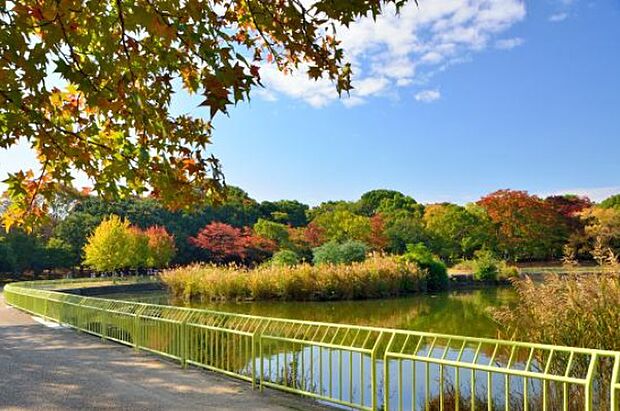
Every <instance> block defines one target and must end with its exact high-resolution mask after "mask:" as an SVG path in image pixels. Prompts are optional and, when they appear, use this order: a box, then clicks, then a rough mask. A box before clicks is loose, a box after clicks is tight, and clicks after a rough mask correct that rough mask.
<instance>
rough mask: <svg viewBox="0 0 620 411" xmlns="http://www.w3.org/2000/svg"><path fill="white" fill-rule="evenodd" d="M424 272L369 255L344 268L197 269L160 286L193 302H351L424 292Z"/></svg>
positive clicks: (167, 276) (177, 273)
mask: <svg viewBox="0 0 620 411" xmlns="http://www.w3.org/2000/svg"><path fill="white" fill-rule="evenodd" d="M423 275H424V274H423V273H421V271H420V270H419V269H418V267H417V266H415V265H414V264H409V263H403V262H400V261H398V259H396V258H394V257H381V256H375V255H373V256H371V257H369V258H368V259H367V260H365V261H363V262H353V263H351V264H349V265H345V264H321V265H315V266H313V265H310V264H306V263H303V264H298V265H295V266H276V265H271V264H266V265H262V266H260V267H257V268H255V269H245V268H239V267H236V266H224V267H222V266H215V265H193V266H189V267H183V268H177V269H173V270H168V271H165V272H164V273H163V274H162V275H161V279H162V281H163V282H164V283H165V284H166V285H167V286H168V288H169V289H170V291H171V292H172V294H173V295H174V296H175V297H177V298H182V299H184V300H186V301H187V300H190V299H193V298H200V299H202V300H235V299H253V300H269V299H281V300H350V299H363V298H381V297H391V296H392V297H393V296H398V295H403V294H410V293H413V292H418V291H422V290H423V289H424V278H423Z"/></svg>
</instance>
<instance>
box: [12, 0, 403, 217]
mask: <svg viewBox="0 0 620 411" xmlns="http://www.w3.org/2000/svg"><path fill="white" fill-rule="evenodd" d="M404 3H405V1H403V0H379V1H368V0H351V1H346V2H334V1H332V0H318V1H315V2H311V3H307V2H303V1H299V0H284V1H260V0H217V1H211V2H207V1H197V0H188V1H183V2H182V1H179V0H138V1H132V2H128V1H122V0H102V1H93V2H88V3H87V4H84V3H83V2H79V1H74V0H67V1H65V0H63V1H39V0H24V1H19V2H3V6H2V7H0V25H2V30H0V55H2V56H3V58H2V59H1V60H0V78H1V82H0V84H1V85H0V130H1V132H2V136H1V137H0V148H9V147H12V146H14V145H16V144H17V143H18V142H19V141H20V140H21V139H25V140H26V141H27V142H28V144H30V146H31V147H33V148H34V149H35V150H36V152H37V158H38V159H39V160H40V162H41V166H42V167H41V170H40V171H38V172H36V173H35V172H33V171H18V172H15V173H13V174H11V175H10V176H9V178H8V179H7V185H8V193H9V195H10V196H11V199H12V201H11V204H10V205H9V207H8V209H7V210H6V211H5V213H4V221H5V224H6V225H7V226H11V225H13V224H16V223H17V224H27V225H31V224H34V223H36V222H38V221H40V220H41V219H42V218H43V217H44V216H45V215H46V212H47V211H48V207H49V201H50V200H51V198H52V197H53V195H54V193H55V192H57V191H58V190H59V189H60V187H61V186H62V185H70V183H71V181H72V180H73V175H74V174H73V173H72V170H79V171H81V172H83V173H84V174H85V175H86V176H88V177H90V178H92V179H93V180H94V181H95V184H94V190H95V191H96V192H97V193H99V194H100V195H102V196H106V197H113V196H119V195H121V196H122V195H129V194H135V193H137V194H142V193H145V192H147V191H150V193H151V194H152V195H153V196H155V197H157V198H158V199H160V200H161V201H162V202H163V203H165V204H166V205H167V206H169V207H183V206H188V205H191V204H195V203H198V202H202V201H204V200H205V199H210V198H213V197H214V195H217V193H220V192H221V186H222V181H223V177H222V173H221V168H220V164H219V162H218V160H217V159H216V158H215V157H213V156H211V155H208V154H206V153H207V148H208V145H209V144H210V142H211V132H212V129H213V127H212V122H211V121H212V119H213V117H214V116H216V115H217V114H218V113H227V112H228V109H229V107H230V106H231V105H234V104H236V103H238V102H240V101H244V100H247V99H249V96H250V92H251V90H252V89H253V88H255V87H256V86H258V85H260V67H261V65H264V64H274V65H276V67H277V68H278V69H280V70H281V71H284V72H287V71H290V70H293V69H300V70H305V71H306V72H307V75H308V76H309V77H310V78H312V79H318V78H321V77H323V78H327V79H329V80H331V81H332V82H333V83H334V86H335V89H336V91H337V92H338V93H342V92H347V91H349V90H350V89H351V88H352V87H353V86H352V84H351V65H350V64H349V63H348V62H347V60H346V57H345V55H344V53H343V50H342V45H341V43H340V42H339V41H338V38H337V33H336V32H335V31H336V28H337V27H341V26H348V25H349V24H350V23H351V22H353V21H354V20H355V19H357V18H359V17H362V16H372V17H376V16H377V15H378V14H379V13H381V12H382V11H383V8H384V7H385V6H386V5H387V4H391V5H394V6H395V8H396V10H398V9H400V7H402V6H403V5H404ZM50 73H53V76H51V75H50ZM176 84H181V87H182V89H183V90H184V91H185V92H187V93H190V94H192V93H196V94H201V95H202V102H201V103H200V106H201V107H204V108H205V109H206V110H205V112H206V114H207V116H206V118H207V119H203V118H198V117H192V116H190V115H187V114H173V112H172V111H171V109H170V108H171V104H172V100H173V94H174V93H176V92H178V91H179V90H178V87H176Z"/></svg>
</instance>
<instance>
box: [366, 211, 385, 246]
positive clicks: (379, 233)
mask: <svg viewBox="0 0 620 411" xmlns="http://www.w3.org/2000/svg"><path fill="white" fill-rule="evenodd" d="M388 242H389V239H388V238H387V236H386V235H385V221H384V219H383V216H381V214H375V215H373V216H372V217H370V235H369V236H368V245H370V246H371V247H372V248H373V249H374V250H377V251H382V250H383V249H385V247H387V245H388Z"/></svg>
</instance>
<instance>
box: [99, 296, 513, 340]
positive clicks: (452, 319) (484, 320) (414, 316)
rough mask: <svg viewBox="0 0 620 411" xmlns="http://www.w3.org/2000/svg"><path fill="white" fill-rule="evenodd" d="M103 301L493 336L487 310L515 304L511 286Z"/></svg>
mask: <svg viewBox="0 0 620 411" xmlns="http://www.w3.org/2000/svg"><path fill="white" fill-rule="evenodd" d="M105 297H107V298H114V299H126V300H132V301H143V302H150V303H157V304H170V305H177V306H185V307H193V308H209V309H215V310H220V311H227V312H234V313H242V314H252V315H260V316H268V317H282V318H290V319H302V320H309V321H321V322H332V323H344V324H355V325H371V326H377V327H386V328H399V329H405V330H416V331H429V332H437V333H444V334H457V335H466V336H472V337H496V336H497V331H498V327H497V324H496V323H495V322H494V321H493V319H492V318H491V315H490V312H489V311H490V310H491V309H492V308H495V307H498V306H501V305H506V304H511V303H512V302H514V301H515V300H516V293H515V291H514V290H513V289H512V288H511V287H498V288H486V289H476V290H459V291H450V292H444V293H438V294H419V295H414V296H410V297H405V298H390V299H380V300H356V301H332V302H314V301H313V302H285V301H260V302H226V303H214V302H201V301H192V302H191V303H186V302H183V301H179V300H175V299H173V298H172V297H171V296H170V295H168V294H167V293H165V292H144V293H133V294H112V295H108V296H105Z"/></svg>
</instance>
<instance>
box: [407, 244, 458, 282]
mask: <svg viewBox="0 0 620 411" xmlns="http://www.w3.org/2000/svg"><path fill="white" fill-rule="evenodd" d="M400 260H401V261H403V262H406V263H413V264H416V265H417V266H418V267H419V268H420V269H421V270H426V272H427V275H426V286H427V288H428V289H429V290H430V291H440V290H445V289H447V288H448V283H449V282H448V269H447V268H446V265H445V264H444V263H443V262H442V261H441V260H439V259H437V258H435V256H434V255H433V253H431V251H430V250H429V249H428V248H427V247H426V245H424V243H417V244H408V245H407V252H406V253H405V254H403V255H402V256H401V257H400Z"/></svg>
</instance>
